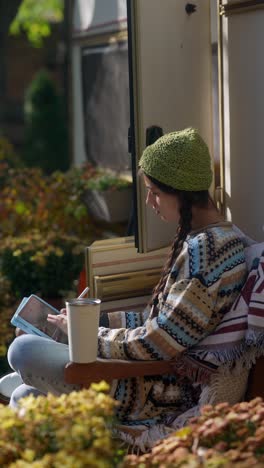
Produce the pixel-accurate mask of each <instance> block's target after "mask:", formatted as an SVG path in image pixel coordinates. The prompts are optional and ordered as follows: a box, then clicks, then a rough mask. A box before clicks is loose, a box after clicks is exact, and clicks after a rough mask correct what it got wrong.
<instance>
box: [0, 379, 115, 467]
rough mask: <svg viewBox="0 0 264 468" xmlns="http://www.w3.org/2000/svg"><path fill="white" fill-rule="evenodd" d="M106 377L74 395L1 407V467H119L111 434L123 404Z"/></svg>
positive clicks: (27, 399) (37, 399)
mask: <svg viewBox="0 0 264 468" xmlns="http://www.w3.org/2000/svg"><path fill="white" fill-rule="evenodd" d="M107 389H108V386H107V385H106V384H105V383H103V382H101V383H100V384H93V385H92V386H91V387H90V388H89V389H88V390H87V389H86V390H82V391H80V392H72V393H71V394H69V395H61V396H60V397H55V396H52V395H50V394H49V395H48V396H47V397H44V396H43V397H42V396H40V397H38V398H34V397H33V396H29V397H27V398H24V399H23V400H21V404H20V408H19V409H18V410H17V411H14V410H12V409H11V408H8V407H5V406H2V405H1V406H0V466H1V467H3V468H4V467H12V468H27V467H35V468H37V467H38V468H44V467H49V468H53V467H54V468H55V467H61V466H64V467H65V468H67V467H71V468H72V467H75V468H81V467H86V466H87V467H88V466H89V467H91V468H92V467H102V468H111V467H114V466H117V464H118V458H119V457H120V456H121V455H120V454H119V450H118V448H117V445H116V442H115V441H114V440H113V439H112V437H111V424H112V422H113V418H114V409H115V407H116V405H117V403H116V402H115V401H114V400H113V399H112V398H111V397H110V396H109V395H107V393H105V391H106V390H107Z"/></svg>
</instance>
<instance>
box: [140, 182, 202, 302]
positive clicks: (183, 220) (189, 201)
mask: <svg viewBox="0 0 264 468" xmlns="http://www.w3.org/2000/svg"><path fill="white" fill-rule="evenodd" d="M146 176H147V178H148V179H149V180H150V181H151V182H152V183H153V184H154V185H156V186H157V187H158V188H159V189H160V190H161V191H162V192H165V193H168V194H173V195H176V196H177V197H178V199H179V202H180V220H179V225H178V229H177V232H176V236H175V238H174V240H173V242H172V246H171V249H170V252H169V254H168V258H167V261H166V263H165V265H164V267H163V270H162V273H161V277H160V280H159V282H158V284H157V285H156V287H155V288H154V289H153V292H152V298H151V304H153V305H154V306H155V305H157V303H158V296H159V294H160V293H161V292H162V291H164V288H165V284H166V281H167V279H168V276H169V274H170V271H171V268H172V265H173V263H174V262H175V260H176V259H177V257H178V255H179V254H180V252H181V250H182V247H183V243H184V241H185V239H186V237H187V235H188V234H189V232H190V231H191V228H192V207H193V206H199V207H206V206H207V205H208V201H209V192H208V190H201V191H198V192H187V191H184V190H177V189H174V188H172V187H169V186H167V185H165V184H163V183H161V182H159V181H158V180H156V179H154V178H153V177H150V176H149V175H148V174H146Z"/></svg>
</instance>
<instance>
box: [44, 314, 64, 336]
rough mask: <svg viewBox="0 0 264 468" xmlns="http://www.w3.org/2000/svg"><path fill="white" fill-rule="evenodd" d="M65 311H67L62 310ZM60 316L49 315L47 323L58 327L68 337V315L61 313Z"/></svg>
mask: <svg viewBox="0 0 264 468" xmlns="http://www.w3.org/2000/svg"><path fill="white" fill-rule="evenodd" d="M62 310H65V311H66V309H62ZM60 312H61V313H60V314H55V315H53V314H48V317H47V321H48V322H50V323H53V324H54V325H56V326H57V327H58V328H60V330H62V331H63V332H64V333H65V334H66V335H68V318H67V315H66V313H65V314H64V313H63V312H62V311H60Z"/></svg>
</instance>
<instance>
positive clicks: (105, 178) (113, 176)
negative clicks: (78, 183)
mask: <svg viewBox="0 0 264 468" xmlns="http://www.w3.org/2000/svg"><path fill="white" fill-rule="evenodd" d="M131 186H132V181H131V179H130V178H128V177H125V176H124V175H122V174H118V173H115V172H112V171H110V170H107V169H105V170H103V169H100V168H99V169H98V174H96V175H95V176H94V177H92V178H90V179H89V180H88V181H87V184H86V188H87V189H88V190H98V191H99V192H105V191H106V190H124V189H126V188H127V187H131Z"/></svg>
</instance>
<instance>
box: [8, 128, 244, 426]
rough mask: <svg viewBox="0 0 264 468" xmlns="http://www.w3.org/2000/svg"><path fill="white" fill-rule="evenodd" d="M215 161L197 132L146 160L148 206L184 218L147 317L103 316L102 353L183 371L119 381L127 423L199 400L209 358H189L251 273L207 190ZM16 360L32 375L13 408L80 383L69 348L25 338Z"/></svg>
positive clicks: (160, 418)
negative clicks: (70, 377)
mask: <svg viewBox="0 0 264 468" xmlns="http://www.w3.org/2000/svg"><path fill="white" fill-rule="evenodd" d="M210 164H211V162H210V155H209V152H208V148H207V146H206V144H205V143H204V141H203V140H202V138H201V137H200V135H199V134H198V132H197V131H196V130H195V129H192V128H189V129H186V130H183V131H179V132H173V133H169V134H167V135H164V136H162V137H161V138H159V139H158V140H157V141H156V142H155V143H154V144H152V145H150V146H148V147H147V148H146V149H145V151H144V152H143V155H142V157H141V159H140V164H139V165H140V172H141V173H142V174H143V178H144V182H145V186H146V189H147V199H146V203H147V204H148V205H150V206H151V207H152V208H153V209H154V210H155V212H156V213H157V214H158V215H159V216H160V217H161V218H162V219H163V220H164V221H167V222H176V223H178V229H177V233H176V237H175V240H174V241H173V243H172V247H171V251H170V254H169V256H168V260H167V262H166V264H165V266H164V270H163V273H162V275H161V278H160V281H159V283H158V285H157V286H156V288H155V289H154V291H153V296H152V299H151V303H150V304H149V306H148V307H147V308H146V309H145V310H144V311H143V312H142V313H136V312H114V313H109V314H106V313H104V314H103V315H102V317H101V322H100V325H101V327H100V328H99V335H98V344H99V356H100V357H104V358H115V359H138V360H150V359H152V360H162V359H163V360H170V359H174V360H175V359H176V358H177V360H178V363H179V366H178V369H179V372H177V370H176V373H175V375H164V376H151V377H145V378H135V379H134V378H133V379H124V380H119V381H116V382H114V383H113V385H112V387H111V394H112V395H113V397H114V398H115V399H117V400H119V401H120V406H119V408H118V416H119V418H120V419H121V420H122V422H123V423H125V424H133V425H134V424H135V423H141V424H142V423H143V424H145V425H149V426H151V425H152V424H154V423H156V422H164V421H166V418H168V415H169V414H171V413H173V414H174V415H175V413H176V414H181V413H183V412H185V411H186V410H188V409H189V408H191V407H192V406H194V405H196V404H197V401H198V398H199V395H200V392H201V388H200V385H199V383H200V378H199V375H200V374H199V369H201V367H202V368H203V371H204V367H206V363H205V364H204V363H202V361H201V359H200V358H199V357H197V359H196V362H195V358H192V360H191V361H190V362H192V366H193V367H192V368H191V364H190V362H189V364H187V365H186V364H185V363H186V362H187V363H188V356H189V354H192V356H193V351H194V350H195V346H196V345H197V344H198V343H199V342H201V341H202V340H203V339H204V338H205V337H206V336H208V335H209V334H210V333H211V332H212V331H213V330H214V329H215V328H216V326H217V325H218V323H219V322H220V321H221V319H222V317H223V316H224V314H225V313H226V312H227V311H228V310H229V309H230V307H231V305H232V304H233V302H234V301H235V299H236V297H237V296H238V294H239V291H240V290H241V288H242V286H243V284H244V282H245V279H246V275H247V270H246V265H245V257H244V248H243V245H242V242H241V240H240V238H239V237H238V236H237V234H236V233H235V232H234V230H233V228H232V224H231V223H229V222H225V221H224V220H223V219H222V216H221V215H220V214H219V212H218V211H217V209H216V207H215V205H214V204H213V202H212V200H211V198H210V196H209V193H208V189H209V187H210V184H211V181H212V171H211V167H210ZM66 320H67V319H66V317H65V316H64V315H63V314H62V315H61V316H59V317H56V316H51V317H50V321H52V322H54V321H58V324H59V326H60V327H61V328H65V326H66ZM8 358H9V363H10V365H11V367H12V368H13V369H14V370H15V371H16V372H17V373H18V374H19V375H20V376H21V379H22V381H23V383H22V384H21V385H20V386H19V387H17V388H16V390H14V392H13V394H12V398H11V406H15V405H16V404H17V401H18V400H19V398H21V397H22V396H25V395H26V394H28V393H34V394H39V393H44V394H45V393H47V392H48V391H51V392H53V393H55V394H60V393H63V392H70V391H71V390H73V389H74V388H78V387H76V386H73V385H68V384H66V383H65V382H64V379H63V371H64V366H65V364H66V363H67V362H68V361H69V353H68V346H67V345H63V344H60V343H55V342H50V341H49V340H46V339H44V338H39V337H36V336H30V335H24V336H21V337H18V338H16V339H15V341H14V342H13V343H12V345H11V347H10V349H9V352H8ZM186 359H187V361H186ZM210 366H211V367H212V364H210ZM209 370H210V369H209V366H208V372H209Z"/></svg>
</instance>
